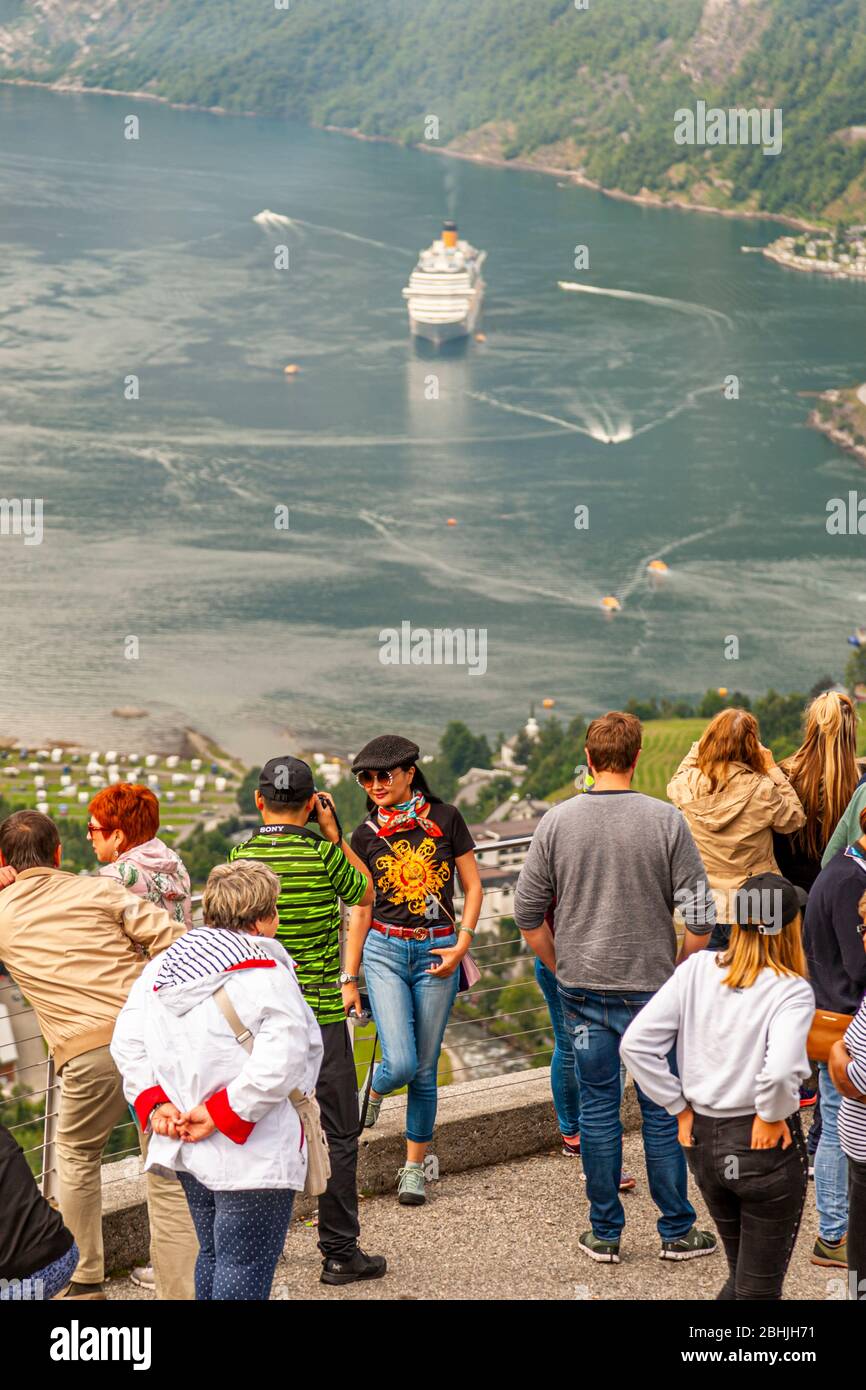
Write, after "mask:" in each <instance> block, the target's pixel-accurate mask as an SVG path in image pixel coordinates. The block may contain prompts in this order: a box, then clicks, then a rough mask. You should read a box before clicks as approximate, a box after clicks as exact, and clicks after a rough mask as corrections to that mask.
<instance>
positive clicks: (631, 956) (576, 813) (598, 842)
mask: <svg viewBox="0 0 866 1390" xmlns="http://www.w3.org/2000/svg"><path fill="white" fill-rule="evenodd" d="M554 898H555V899H556V933H555V945H556V977H557V979H558V980H559V981H560V983H561V984H563V985H565V986H566V988H568V989H589V990H619V991H622V992H628V991H630V990H641V991H651V990H656V989H659V988H660V987H661V986H662V985H663V984H664V982H665V980H667V979H668V977H669V976H670V974H671V972H672V971H673V968H674V960H675V958H676V947H677V942H676V932H675V931H674V924H673V912H674V908H675V907H679V908H680V909H681V911H682V913H683V917H684V919H685V921H686V923H687V924H688V926H689V927H691V929H692V930H693V931H695V932H698V933H709V932H710V931H712V929H713V927H714V926H715V921H716V916H715V906H714V904H713V901H712V897H711V896H710V893H709V889H708V887H707V883H706V874H705V872H704V866H703V864H702V863H701V858H700V855H699V854H698V851H697V848H696V846H695V842H694V840H693V839H692V835H691V831H690V830H689V828H688V825H687V824H686V821H685V818H684V816H683V815H682V813H681V812H680V811H678V810H676V808H675V807H673V806H670V805H668V803H667V802H666V801H657V800H656V799H655V798H654V797H651V796H644V795H643V794H642V793H641V792H586V793H584V794H583V795H582V796H575V797H572V798H571V799H570V800H569V801H564V802H563V803H562V804H561V805H560V806H556V807H554V809H553V810H552V811H548V813H547V815H546V816H545V817H544V819H543V820H542V822H541V824H540V825H539V827H538V829H537V830H536V832H535V835H534V836H533V839H532V844H531V845H530V847H529V853H528V854H527V856H526V862H525V863H524V865H523V868H522V869H521V871H520V877H519V878H518V880H517V887H516V889H515V893H514V920H515V922H516V923H517V926H518V927H519V928H520V930H521V931H531V930H533V929H534V928H536V927H539V926H541V924H542V922H543V920H544V914H545V912H546V911H547V909H548V908H549V907H550V904H551V901H552V900H553V899H554Z"/></svg>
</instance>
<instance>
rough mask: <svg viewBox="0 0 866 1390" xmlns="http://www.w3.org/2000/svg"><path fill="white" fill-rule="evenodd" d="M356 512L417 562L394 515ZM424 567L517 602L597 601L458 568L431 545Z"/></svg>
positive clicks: (589, 604) (573, 604) (588, 604)
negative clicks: (534, 598)
mask: <svg viewBox="0 0 866 1390" xmlns="http://www.w3.org/2000/svg"><path fill="white" fill-rule="evenodd" d="M358 516H359V518H360V520H361V521H363V522H364V523H365V524H366V525H367V526H369V527H371V528H372V529H373V530H374V531H375V532H376V534H377V535H379V536H381V537H382V539H383V540H384V541H386V542H387V546H388V549H389V550H391V551H393V550H399V551H402V552H403V553H404V554H405V555H408V556H409V558H410V559H411V561H412V563H413V564H414V565H417V564H418V555H419V550H418V546H417V545H415V544H411V543H410V542H408V541H401V540H400V539H399V537H398V534H397V523H396V521H395V520H394V519H393V518H389V517H385V516H379V515H378V514H377V513H376V512H371V511H367V510H362V511H360V512H359V513H358ZM424 568H425V570H429V569H436V570H441V571H442V572H443V574H446V575H447V576H448V578H449V579H450V580H451V581H452V582H453V581H454V579H455V578H460V579H465V580H469V581H470V582H471V583H472V584H474V585H475V587H476V588H477V589H478V590H479V591H480V592H481V593H483V594H485V595H486V596H488V597H492V598H496V599H499V600H500V602H510V601H512V600H517V601H518V602H519V601H520V600H522V599H525V598H526V595H527V594H537V595H538V597H539V598H547V599H552V600H553V601H554V602H555V603H563V604H565V605H566V606H567V607H569V608H594V607H595V604H596V602H597V600H596V599H595V598H590V597H589V596H585V597H582V596H581V595H579V594H575V593H566V594H564V593H562V592H560V591H559V590H557V589H544V588H542V587H541V586H540V585H536V584H528V583H527V582H526V581H525V580H524V579H512V578H508V577H507V576H505V575H499V574H479V573H478V571H477V570H469V569H461V568H459V567H458V566H457V565H455V564H453V563H452V561H451V560H450V559H442V560H437V558H436V552H435V547H434V546H431V547H430V548H429V549H428V550H425V551H424Z"/></svg>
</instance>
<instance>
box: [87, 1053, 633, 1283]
mask: <svg viewBox="0 0 866 1390" xmlns="http://www.w3.org/2000/svg"><path fill="white" fill-rule="evenodd" d="M405 1114H406V1100H405V1097H403V1096H399V1097H395V1098H394V1099H393V1100H386V1101H385V1102H384V1104H383V1106H382V1111H381V1114H380V1116H379V1120H378V1123H377V1124H376V1126H375V1128H374V1129H370V1130H366V1131H365V1132H364V1134H363V1135H362V1136H361V1141H360V1146H359V1153H358V1189H359V1191H361V1192H362V1193H365V1194H367V1195H370V1196H373V1195H376V1194H378V1193H383V1192H390V1191H391V1190H392V1189H393V1187H394V1183H395V1178H396V1173H397V1169H398V1168H400V1167H402V1164H403V1161H404V1154H405V1148H404V1140H403V1129H404V1124H405ZM622 1119H623V1126H624V1128H625V1129H626V1131H633V1130H637V1129H640V1123H641V1119H640V1107H639V1106H638V1102H637V1095H636V1093H635V1089H634V1086H633V1085H632V1084H631V1083H630V1082H629V1084H628V1085H627V1086H626V1089H625V1094H624V1096H623V1110H622ZM558 1141H559V1128H558V1126H557V1123H556V1116H555V1113H554V1109H553V1103H552V1101H551V1095H550V1068H549V1067H538V1068H537V1069H536V1070H534V1071H523V1072H512V1073H510V1074H508V1075H505V1076H492V1077H489V1078H488V1079H487V1080H484V1081H467V1082H464V1083H462V1084H461V1085H458V1086H448V1087H446V1088H445V1089H444V1090H442V1091H441V1092H440V1096H439V1111H438V1115H437V1118H436V1134H435V1137H434V1140H433V1144H432V1145H431V1153H432V1154H434V1155H435V1157H436V1160H437V1162H438V1164H439V1167H440V1170H441V1171H442V1173H460V1172H466V1171H468V1170H469V1169H472V1168H486V1167H490V1166H492V1165H494V1164H497V1163H505V1162H507V1161H508V1160H509V1159H513V1158H524V1157H527V1156H528V1155H530V1154H537V1153H543V1152H545V1151H546V1150H548V1149H552V1148H555V1147H556V1145H557V1143H558ZM315 1206H316V1202H315V1199H314V1198H310V1197H305V1196H303V1195H301V1196H299V1197H298V1199H297V1202H296V1204H295V1213H296V1215H297V1216H301V1217H304V1216H309V1215H310V1214H311V1213H312V1212H313V1211H314V1210H315ZM102 1231H103V1240H104V1243H105V1268H106V1270H108V1271H109V1272H113V1271H115V1270H120V1269H131V1268H132V1266H133V1265H136V1264H143V1263H144V1262H145V1260H146V1259H147V1252H148V1245H149V1231H148V1224H147V1208H146V1205H145V1196H144V1177H143V1175H142V1173H141V1161H140V1160H139V1159H137V1158H132V1159H126V1160H124V1161H123V1162H122V1163H117V1164H107V1165H105V1167H104V1168H103V1188H102Z"/></svg>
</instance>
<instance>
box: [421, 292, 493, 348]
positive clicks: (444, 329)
mask: <svg viewBox="0 0 866 1390" xmlns="http://www.w3.org/2000/svg"><path fill="white" fill-rule="evenodd" d="M483 302H484V282H483V281H479V284H478V287H477V289H476V293H475V296H474V298H473V300H472V303H471V304H470V305H469V306H468V308H464V307H462V306H461V307H460V308H459V309H458V311H457V312H458V315H459V317H458V316H455V317H453V318H439V317H436V318H433V317H431V316H430V312H429V310H427V311H425V310H421V311H420V312H413V305H412V301H411V300H410V301H409V328H410V331H411V332H412V334H413V335H414V336H415V337H416V338H427V339H428V341H429V342H431V343H447V342H448V341H449V340H450V339H452V338H466V337H468V336H469V334H470V333H474V332H475V326H476V324H477V323H478V320H479V319H480V317H481V307H482V304H483ZM437 307H438V306H437ZM443 307H444V306H443ZM422 315H423V316H422Z"/></svg>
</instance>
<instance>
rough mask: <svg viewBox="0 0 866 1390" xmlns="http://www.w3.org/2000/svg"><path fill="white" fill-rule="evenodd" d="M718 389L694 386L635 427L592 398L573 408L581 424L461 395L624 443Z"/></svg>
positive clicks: (717, 386)
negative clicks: (581, 418) (691, 389)
mask: <svg viewBox="0 0 866 1390" xmlns="http://www.w3.org/2000/svg"><path fill="white" fill-rule="evenodd" d="M721 389H722V385H721V382H719V383H716V382H713V383H712V385H710V386H696V387H695V389H694V390H693V391H689V392H688V393H687V395H686V397H685V400H682V401H680V403H679V405H674V406H671V408H670V410H668V411H665V413H664V415H660V416H659V417H658V419H657V420H648V421H647V423H646V424H645V425H640V426H639V427H638V428H637V429H635V428H634V426H633V424H632V421H631V417H630V416H629V415H628V414H627V412H625V411H619V410H617V409H616V407H611V409H610V410H608V408H607V407H606V406H605V405H604V404H603V403H602V402H600V401H595V402H593V404H592V405H580V406H577V407H575V408H576V409H577V410H579V411H580V413H581V415H582V416H583V421H584V423H583V424H582V425H578V424H577V423H576V422H575V421H574V420H564V419H563V418H562V416H560V415H547V414H545V413H544V411H541V410H530V409H529V408H528V406H524V405H512V404H510V402H508V401H498V400H497V399H496V397H495V396H488V395H487V393H486V392H485V391H465V392H464V395H466V396H471V397H472V399H473V400H475V401H481V402H483V404H484V405H492V406H494V407H495V408H496V409H497V410H507V411H509V412H510V413H511V414H513V415H528V416H529V417H530V418H531V419H533V420H544V421H546V422H547V424H549V425H558V426H559V428H560V429H564V430H572V431H573V432H574V433H575V434H585V435H586V437H587V439H595V440H597V442H598V443H599V444H625V443H627V441H628V440H629V439H637V437H638V435H641V434H646V433H647V432H648V431H649V430H654V429H657V428H658V426H659V425H663V424H664V423H665V421H667V420H673V419H674V417H675V416H677V415H681V414H682V412H683V411H684V410H688V409H689V407H690V406H692V405H694V403H695V401H696V400H697V398H698V396H703V395H706V394H707V393H708V392H713V391H721ZM612 412H613V413H612Z"/></svg>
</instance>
